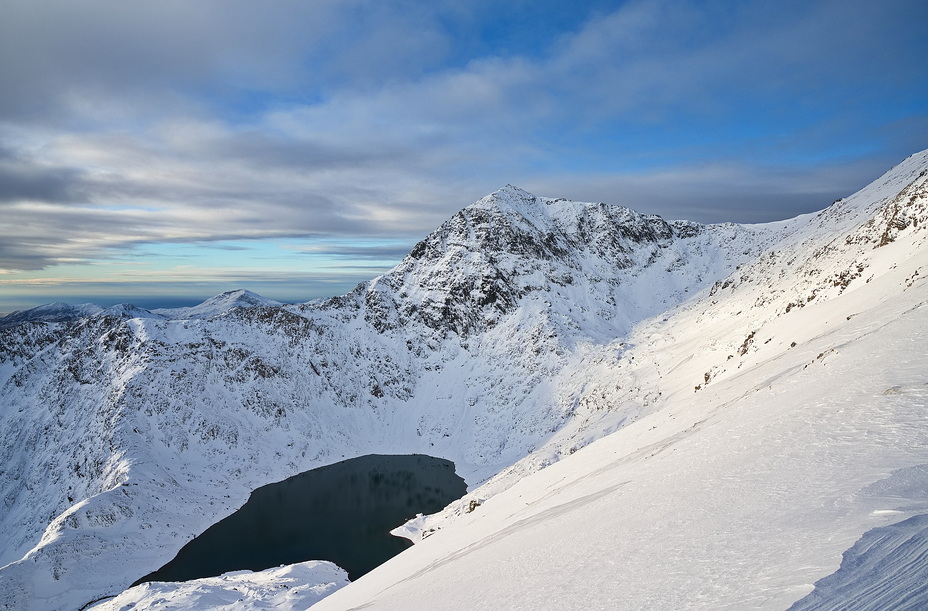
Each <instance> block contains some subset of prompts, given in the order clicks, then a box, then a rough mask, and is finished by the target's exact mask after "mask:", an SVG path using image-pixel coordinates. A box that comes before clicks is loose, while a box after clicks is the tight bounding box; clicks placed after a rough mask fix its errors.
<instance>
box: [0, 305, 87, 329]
mask: <svg viewBox="0 0 928 611" xmlns="http://www.w3.org/2000/svg"><path fill="white" fill-rule="evenodd" d="M101 311H103V308H101V307H100V306H98V305H97V304H95V303H82V304H79V305H73V304H69V303H61V302H55V303H48V304H45V305H40V306H36V307H34V308H30V309H28V310H17V311H16V312H11V313H10V314H7V315H6V316H4V317H2V318H0V329H4V328H7V327H13V326H16V325H18V324H21V323H23V322H28V321H37V322H67V321H71V320H74V319H77V318H82V317H85V316H93V315H95V314H98V313H100V312H101Z"/></svg>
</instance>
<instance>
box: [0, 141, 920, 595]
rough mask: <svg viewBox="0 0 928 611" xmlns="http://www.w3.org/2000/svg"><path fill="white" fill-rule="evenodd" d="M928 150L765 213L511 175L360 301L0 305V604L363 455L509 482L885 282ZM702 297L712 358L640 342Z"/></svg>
mask: <svg viewBox="0 0 928 611" xmlns="http://www.w3.org/2000/svg"><path fill="white" fill-rule="evenodd" d="M926 168H928V154H925V153H922V154H920V155H916V156H913V157H912V158H910V159H908V160H906V161H905V162H904V163H903V164H900V166H897V167H896V168H894V169H893V170H891V171H890V172H889V173H888V174H887V175H886V176H884V177H883V178H882V179H880V180H879V181H877V182H876V183H874V184H873V185H871V186H870V187H867V188H866V189H864V190H862V191H861V192H859V193H858V194H856V195H854V196H852V197H850V198H848V199H846V200H841V201H839V202H837V203H835V204H834V205H833V206H831V207H830V208H828V209H826V210H824V211H823V212H821V213H819V214H817V215H807V216H804V217H799V218H797V219H793V220H791V221H784V222H781V223H772V224H766V225H754V226H750V225H734V224H724V225H708V226H706V225H699V224H696V223H690V222H685V221H673V222H667V221H664V220H663V219H661V218H659V217H656V216H651V215H641V214H638V213H636V212H634V211H632V210H629V209H627V208H623V207H620V206H612V205H607V204H591V203H577V202H571V201H566V200H560V199H547V198H539V197H535V196H533V195H530V194H528V193H526V192H524V191H522V190H520V189H518V188H515V187H512V186H507V187H505V188H503V189H501V190H499V191H497V192H495V193H493V194H491V195H489V196H487V197H485V198H483V199H481V200H480V201H478V202H476V203H474V204H473V205H471V206H469V207H467V208H465V209H464V210H462V211H460V212H459V213H458V214H456V215H455V216H453V217H452V218H451V219H449V220H448V221H447V222H445V223H444V224H443V225H442V226H441V227H439V228H438V229H437V230H436V231H435V232H433V233H432V234H430V235H429V236H427V237H426V238H425V239H423V240H422V241H421V242H420V243H419V244H417V245H416V246H415V247H414V248H413V250H412V251H411V252H410V254H409V255H408V256H407V257H406V258H405V259H404V260H403V261H402V262H401V263H400V264H399V265H398V266H397V267H396V268H394V269H393V270H392V271H390V272H388V273H387V274H384V275H383V276H380V277H378V278H376V279H374V280H372V281H371V282H367V283H363V284H361V285H359V286H358V287H357V288H356V289H355V290H354V291H352V292H351V293H349V294H347V295H344V296H341V297H336V298H332V299H328V300H324V301H317V302H311V303H306V304H296V305H281V304H277V303H276V302H272V301H270V300H266V299H264V298H262V297H260V296H258V295H254V294H253V293H248V292H247V291H234V292H231V293H226V294H223V295H220V296H217V297H215V298H213V299H211V300H208V301H207V302H204V303H203V304H201V305H200V306H196V307H194V308H184V309H176V310H157V311H154V312H148V311H145V310H141V309H139V308H135V307H134V306H130V305H125V306H119V307H117V308H110V309H108V310H100V309H99V308H96V309H94V308H85V309H83V310H81V311H69V312H65V315H61V316H58V315H56V316H55V317H54V318H49V317H47V316H45V315H44V314H43V315H39V314H40V313H37V312H33V311H29V312H33V313H32V314H30V313H29V312H26V313H16V314H15V315H11V316H15V317H14V318H11V317H7V318H4V319H0V533H2V536H0V541H2V543H3V547H2V548H0V566H3V565H6V566H3V568H2V569H0V605H4V606H5V607H6V608H11V609H14V608H15V609H28V608H36V609H71V608H80V607H82V606H83V605H85V604H87V603H88V602H90V601H92V600H95V599H99V598H101V597H105V596H111V595H115V594H117V593H119V592H120V591H122V590H123V589H124V588H125V587H126V586H127V585H128V584H130V583H132V582H133V581H135V580H136V579H138V578H139V577H141V576H142V575H145V574H147V573H149V572H151V571H152V570H154V569H156V568H158V567H159V566H161V565H162V564H164V563H165V562H166V561H167V560H169V559H170V558H171V557H173V555H174V554H175V553H176V552H177V550H178V549H180V548H181V547H182V546H183V545H184V544H185V543H186V542H187V541H188V540H189V539H191V538H192V537H193V536H195V535H196V534H197V533H199V532H201V531H202V530H204V529H205V528H206V527H207V526H209V525H210V524H212V523H214V522H215V521H217V520H218V519H220V518H222V517H224V516H225V515H228V514H229V513H231V512H232V511H233V510H234V509H236V508H237V507H239V506H240V505H241V504H243V503H244V501H245V500H246V498H247V496H248V494H249V492H250V490H252V489H254V488H256V487H258V486H261V485H264V484H267V483H269V482H272V481H277V480H281V479H284V478H286V477H289V476H291V475H294V474H296V473H299V472H301V471H305V470H307V469H310V468H313V467H316V466H321V465H324V464H329V463H333V462H337V461H339V460H342V459H343V458H348V457H351V456H359V455H363V454H368V453H423V454H429V455H433V456H439V457H443V458H447V459H450V460H452V461H454V462H455V463H456V465H457V466H458V472H459V473H460V474H462V475H463V476H464V477H465V479H466V480H467V481H468V483H469V484H471V486H474V485H476V484H479V483H481V482H483V481H485V480H486V479H487V478H489V477H491V476H494V475H495V474H497V473H500V472H501V471H503V470H505V471H503V473H502V474H501V475H499V476H497V478H496V479H494V480H493V482H491V488H492V485H493V484H494V482H495V485H496V486H497V488H498V489H501V488H503V487H505V486H508V485H509V484H510V483H511V482H512V481H514V479H516V478H518V477H519V476H521V474H524V473H527V472H531V471H533V470H537V469H539V468H542V467H544V466H545V465H546V464H549V463H551V462H553V461H556V460H558V459H559V458H560V457H561V456H563V455H567V454H570V453H572V452H573V451H575V450H576V449H578V448H579V447H581V446H583V445H585V444H587V443H589V442H590V441H591V440H593V439H596V438H598V437H601V436H602V435H604V434H606V433H608V432H610V431H612V430H615V429H616V428H619V427H621V426H624V425H625V424H627V423H629V422H632V421H634V420H635V419H637V418H640V417H642V416H644V415H647V414H649V413H653V412H655V411H656V410H659V409H661V407H662V405H663V404H664V402H665V401H666V399H667V395H668V394H669V393H668V389H670V388H671V387H672V388H675V389H676V388H677V387H676V386H672V384H685V385H687V387H688V389H690V391H689V392H692V390H691V389H693V388H696V390H697V392H698V390H699V389H700V388H704V387H705V386H706V385H708V384H710V383H713V381H715V380H718V379H723V378H725V377H726V376H730V375H732V372H734V371H736V370H737V368H739V367H741V366H742V365H745V366H747V365H748V364H749V363H750V362H751V359H752V358H753V359H756V358H760V357H759V356H758V355H760V354H766V353H765V352H764V350H767V349H764V350H761V347H762V346H764V344H763V341H764V340H765V339H766V338H763V337H760V336H759V335H757V333H756V330H757V328H758V327H759V326H760V325H761V323H762V322H763V321H765V320H766V321H769V320H772V319H775V318H778V317H782V316H787V315H789V314H790V312H793V311H796V310H798V309H802V308H804V307H806V306H807V305H808V304H810V303H817V302H821V301H825V300H829V299H834V298H835V297H837V296H840V295H841V294H843V293H844V292H846V291H852V290H853V289H854V288H855V287H856V286H859V285H860V284H861V283H865V282H868V277H869V275H870V274H872V273H877V272H879V270H881V269H883V268H884V267H885V262H884V261H882V260H881V258H880V253H881V252H882V251H884V250H885V248H886V247H887V246H890V245H893V244H896V245H897V246H898V244H902V243H905V244H911V245H912V246H911V247H912V248H914V249H921V248H924V239H925V228H926V227H928V212H926V206H928V204H926V193H925V191H926V186H925V185H926V171H925V170H926ZM917 273H921V274H924V273H926V272H925V271H920V272H917ZM913 282H914V277H913ZM734 295H737V297H738V298H737V300H735V299H732V296H734ZM746 296H747V297H746ZM746 303H747V304H749V306H745V304H746ZM47 307H49V308H50V307H51V306H47ZM696 307H703V308H704V310H703V311H702V314H700V316H699V317H698V318H697V319H696V320H695V321H694V323H693V324H694V325H700V324H702V325H717V326H718V328H719V329H720V334H719V340H718V341H717V342H713V344H714V345H712V346H706V347H705V349H706V356H705V359H704V360H703V361H702V362H699V363H698V364H696V363H690V364H687V365H684V366H680V367H671V366H670V364H669V363H664V362H661V359H660V358H659V357H654V362H653V363H642V362H640V359H639V361H637V362H636V361H635V360H634V354H635V350H634V345H633V343H630V340H629V338H631V337H637V336H634V334H633V331H634V330H635V329H636V328H638V327H639V326H640V325H641V324H642V323H643V322H645V321H654V320H662V319H665V318H671V319H672V318H673V317H674V316H677V315H679V313H680V312H692V311H693V308H696ZM53 309H55V310H56V311H59V313H60V312H63V311H64V308H61V307H57V308H53ZM37 310H39V309H37ZM49 321H51V322H49ZM635 341H639V340H637V339H636V340H635ZM648 341H653V342H656V343H655V345H658V344H659V343H660V341H664V340H661V339H660V338H658V337H656V336H655V337H654V338H653V339H650V340H648ZM729 355H731V356H729ZM655 372H660V374H657V373H655ZM681 380H682V382H681Z"/></svg>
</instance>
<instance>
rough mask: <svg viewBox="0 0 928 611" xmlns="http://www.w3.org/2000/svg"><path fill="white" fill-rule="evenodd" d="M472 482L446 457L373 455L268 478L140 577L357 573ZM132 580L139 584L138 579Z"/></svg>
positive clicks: (401, 544) (395, 549)
mask: <svg viewBox="0 0 928 611" xmlns="http://www.w3.org/2000/svg"><path fill="white" fill-rule="evenodd" d="M466 491H467V484H466V483H465V482H464V480H463V479H461V478H460V477H458V475H457V474H455V472H454V463H453V462H451V461H449V460H444V459H441V458H433V457H431V456H424V455H420V454H415V455H411V456H382V455H369V456H361V457H360V458H353V459H350V460H345V461H342V462H340V463H336V464H334V465H329V466H326V467H320V468H318V469H313V470H311V471H307V472H305V473H300V474H299V475H294V476H293V477H291V478H288V479H285V480H283V481H282V482H277V483H276V484H268V485H267V486H262V487H261V488H258V489H256V490H255V491H254V492H252V493H251V496H250V497H249V499H248V502H246V503H245V504H244V505H243V506H242V507H241V508H240V509H239V510H238V511H236V512H235V513H233V514H232V515H230V516H229V517H227V518H225V519H224V520H222V521H220V522H217V523H216V524H214V525H213V526H211V527H210V528H208V529H207V530H206V531H205V532H204V533H203V534H201V535H200V536H198V537H196V538H195V539H193V540H191V541H190V542H189V543H188V544H187V545H185V546H184V547H183V548H182V549H181V550H180V552H178V554H177V556H176V557H175V558H174V560H172V561H171V562H169V563H168V564H166V565H164V566H163V567H161V568H160V569H158V570H157V571H155V572H154V573H150V574H148V575H146V576H145V577H143V578H142V579H140V580H138V581H137V582H136V584H139V583H144V582H147V581H187V580H190V579H198V578H200V577H214V576H217V575H221V574H222V573H225V572H228V571H234V570H241V569H250V570H253V571H260V570H263V569H267V568H270V567H275V566H279V565H281V564H293V563H296V562H303V561H306V560H329V561H331V562H334V563H335V564H337V565H338V566H340V567H342V568H343V569H345V570H346V571H347V572H348V576H349V578H350V579H352V580H354V579H357V578H358V577H360V576H361V575H363V574H364V573H367V572H368V571H370V570H371V569H373V568H374V567H376V566H378V565H380V564H382V563H384V562H386V561H387V560H389V559H390V558H392V557H393V556H395V555H396V554H398V553H400V552H401V551H403V550H404V549H406V548H407V547H409V546H411V545H412V543H411V542H410V541H408V540H406V539H402V538H399V537H394V536H393V535H391V534H390V533H389V531H390V530H392V529H394V528H396V527H397V526H400V525H401V524H403V523H404V522H406V521H407V520H408V519H410V518H413V517H415V516H416V514H418V513H426V514H428V513H435V512H437V511H439V510H441V509H442V508H444V507H445V506H446V505H447V504H448V503H450V502H451V501H453V500H455V499H458V498H461V497H462V496H464V493H465V492H466ZM136 584H133V585H136Z"/></svg>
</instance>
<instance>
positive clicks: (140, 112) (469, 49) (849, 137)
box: [0, 0, 928, 312]
mask: <svg viewBox="0 0 928 611" xmlns="http://www.w3.org/2000/svg"><path fill="white" fill-rule="evenodd" d="M926 24H928V3H925V2H924V0H883V1H881V2H873V1H872V0H838V1H828V0H823V1H818V2H814V1H812V2H810V1H809V0H802V1H792V0H779V1H777V2H768V1H743V2H730V1H727V0H717V1H716V0H676V1H669V0H668V1H662V0H630V1H619V0H590V1H587V2H581V1H577V0H571V1H567V0H562V1H558V0H532V1H529V0H508V1H507V2H499V1H498V0H393V1H390V0H311V1H309V0H293V1H289V0H274V1H272V2H259V1H258V0H197V1H195V2H193V1H190V0H157V1H146V0H139V1H133V2H125V1H124V0H84V1H82V2H73V1H72V0H5V1H4V2H3V10H2V18H0V312H9V311H12V310H14V309H21V308H25V307H31V306H34V305H37V304H40V303H47V302H50V301H57V300H61V301H70V302H74V303H78V302H83V301H95V302H97V303H100V304H101V305H111V304H113V303H118V302H124V301H131V302H134V303H136V304H138V305H142V306H147V307H158V306H164V305H182V304H184V305H189V304H192V303H197V302H199V301H201V300H202V299H205V298H207V297H209V296H211V295H214V294H216V293H219V292H222V291H225V290H231V289H235V288H240V287H243V288H249V289H251V290H254V291H256V292H259V293H261V294H263V295H265V296H267V297H271V298H274V299H278V300H281V301H306V300H309V299H311V298H315V297H320V296H329V295H335V294H340V293H343V292H345V291H347V290H349V289H350V288H351V287H353V286H354V285H355V284H356V283H357V282H359V281H361V280H364V279H367V278H371V277H373V276H375V275H377V274H378V273H381V272H382V271H384V270H385V269H387V268H388V267H390V266H392V265H393V264H395V263H396V262H398V261H399V259H400V258H402V256H403V255H404V254H405V253H406V252H407V251H408V250H409V249H410V247H411V246H412V245H413V244H414V243H415V242H416V241H417V240H419V239H420V238H422V237H423V236H424V235H426V234H427V233H428V232H429V231H430V230H432V229H433V228H434V227H436V226H437V225H438V224H440V223H441V222H442V221H443V220H445V219H446V218H447V217H449V216H450V215H451V214H453V213H454V212H455V211H457V210H458V209H460V208H462V207H464V206H466V205H468V204H469V203H471V202H473V201H474V200H476V199H479V198H480V197H482V196H483V195H486V194H487V193H490V192H492V191H494V190H496V189H497V188H499V187H501V186H503V185H505V184H507V183H512V184H515V185H518V186H520V187H522V188H524V189H526V190H529V191H531V192H533V193H536V194H538V195H544V196H550V197H567V198H570V199H577V200H585V201H606V202H611V203H617V204H623V205H627V206H629V207H632V208H635V209H636V210H639V211H642V212H649V213H657V214H661V215H662V216H665V217H668V218H688V219H692V220H697V221H705V222H718V221H736V222H762V221H768V220H774V219H781V218H787V217H790V216H794V215H796V214H799V213H802V212H808V211H813V210H817V209H820V208H823V207H825V206H826V205H828V204H829V203H831V201H833V200H834V199H836V198H838V197H841V196H844V195H848V194H850V193H852V192H853V191H855V190H857V189H858V188H860V187H862V186H863V185H865V184H866V183H868V182H870V181H871V180H873V179H874V178H876V177H877V176H878V175H879V174H881V173H882V172H883V171H885V170H886V169H888V168H889V167H890V166H892V165H894V164H895V163H898V162H899V161H901V160H902V159H903V158H905V157H906V156H908V155H909V154H912V153H914V152H917V151H919V150H922V149H924V148H928V69H926V67H925V58H926V57H928V36H925V32H924V29H925V25H926Z"/></svg>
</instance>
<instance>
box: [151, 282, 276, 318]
mask: <svg viewBox="0 0 928 611" xmlns="http://www.w3.org/2000/svg"><path fill="white" fill-rule="evenodd" d="M280 305H282V304H281V303H280V302H279V301H274V300H273V299H268V298H267V297H262V296H261V295H258V294H257V293H253V292H252V291H249V290H247V289H237V290H234V291H226V292H225V293H221V294H219V295H216V296H215V297H210V298H209V299H207V300H206V301H204V302H203V303H201V304H199V305H195V306H192V307H189V308H163V309H157V310H152V311H153V312H154V313H155V314H159V315H161V316H164V317H165V318H173V319H187V318H211V317H213V316H217V315H219V314H224V313H225V312H228V311H229V310H231V309H233V308H253V307H262V306H271V307H276V306H280Z"/></svg>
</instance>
